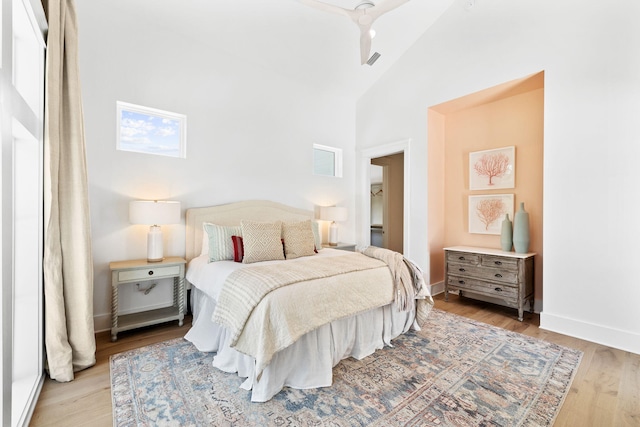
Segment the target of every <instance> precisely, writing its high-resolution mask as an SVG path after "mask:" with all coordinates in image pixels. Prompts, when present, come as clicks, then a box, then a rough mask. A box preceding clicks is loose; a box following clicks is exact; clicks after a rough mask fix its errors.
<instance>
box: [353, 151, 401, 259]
mask: <svg viewBox="0 0 640 427" xmlns="http://www.w3.org/2000/svg"><path fill="white" fill-rule="evenodd" d="M398 153H403V154H404V171H403V173H404V191H403V193H404V194H403V197H402V198H403V200H404V206H403V217H404V218H403V226H402V229H403V230H402V231H403V233H402V252H403V254H404V255H405V256H406V257H409V256H410V254H409V248H410V247H411V245H410V244H409V243H410V242H409V240H410V236H411V221H410V219H411V162H410V159H411V139H403V140H400V141H396V142H391V143H388V144H382V145H378V146H375V147H370V148H364V149H362V150H360V174H359V185H358V187H360V191H361V194H362V195H363V197H362V199H361V200H360V212H361V215H360V220H361V222H360V241H361V242H362V243H363V245H364V246H369V245H371V198H370V197H364V195H368V194H370V192H371V173H370V170H369V165H371V159H375V158H376V157H384V156H388V155H391V154H398Z"/></svg>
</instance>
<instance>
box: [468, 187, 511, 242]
mask: <svg viewBox="0 0 640 427" xmlns="http://www.w3.org/2000/svg"><path fill="white" fill-rule="evenodd" d="M505 214H509V219H510V220H511V221H513V194H491V195H482V196H469V233H477V234H500V231H501V228H502V220H503V219H504V216H505Z"/></svg>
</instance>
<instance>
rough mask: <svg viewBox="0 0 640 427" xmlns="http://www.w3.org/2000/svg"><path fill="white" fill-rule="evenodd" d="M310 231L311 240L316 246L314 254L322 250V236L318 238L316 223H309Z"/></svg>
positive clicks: (318, 232)
mask: <svg viewBox="0 0 640 427" xmlns="http://www.w3.org/2000/svg"><path fill="white" fill-rule="evenodd" d="M311 229H312V230H313V239H314V240H315V244H316V252H318V251H319V250H321V249H322V236H320V224H319V223H318V221H311Z"/></svg>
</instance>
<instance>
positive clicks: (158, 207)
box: [129, 200, 180, 225]
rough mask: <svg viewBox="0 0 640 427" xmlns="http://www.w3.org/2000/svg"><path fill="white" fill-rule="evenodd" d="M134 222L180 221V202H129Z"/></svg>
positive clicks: (151, 223) (130, 215)
mask: <svg viewBox="0 0 640 427" xmlns="http://www.w3.org/2000/svg"><path fill="white" fill-rule="evenodd" d="M129 222H131V223H132V224H146V225H163V224H177V223H179V222H180V202H173V201H154V200H135V201H132V202H130V203H129Z"/></svg>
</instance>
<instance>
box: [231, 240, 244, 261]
mask: <svg viewBox="0 0 640 427" xmlns="http://www.w3.org/2000/svg"><path fill="white" fill-rule="evenodd" d="M231 241H232V242H233V260H234V261H235V262H242V258H244V245H243V244H242V237H240V236H231Z"/></svg>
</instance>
